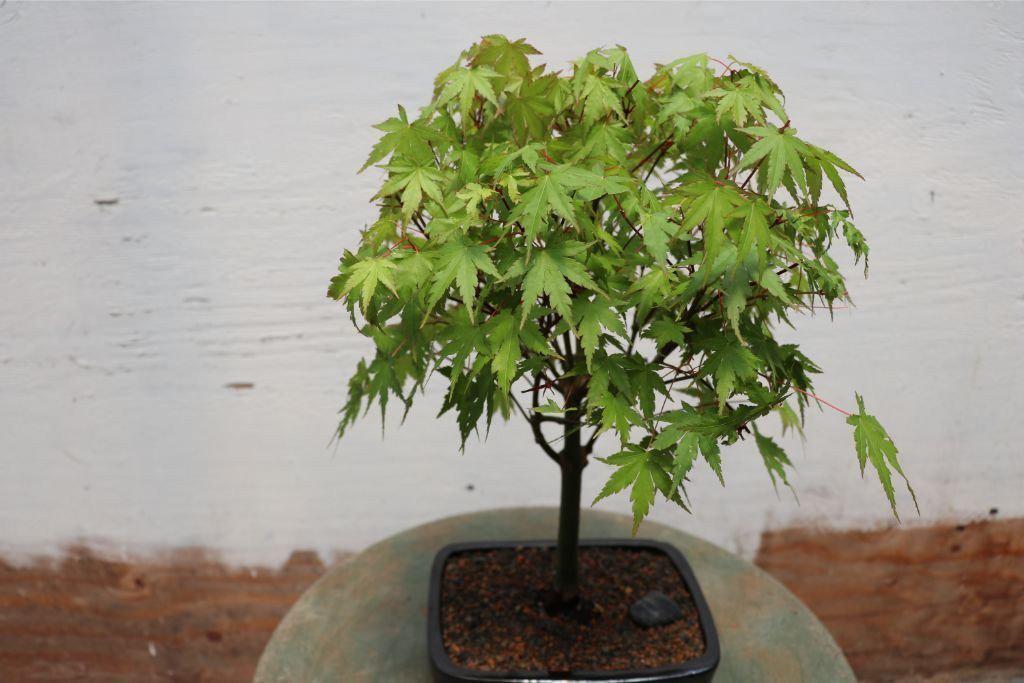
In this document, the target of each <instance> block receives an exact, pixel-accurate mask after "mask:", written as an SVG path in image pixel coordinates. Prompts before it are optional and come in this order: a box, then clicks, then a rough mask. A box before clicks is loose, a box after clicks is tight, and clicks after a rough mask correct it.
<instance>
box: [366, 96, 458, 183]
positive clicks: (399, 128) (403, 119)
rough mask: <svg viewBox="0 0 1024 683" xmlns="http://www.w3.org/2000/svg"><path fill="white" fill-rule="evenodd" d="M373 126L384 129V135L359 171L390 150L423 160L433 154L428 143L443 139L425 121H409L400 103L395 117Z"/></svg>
mask: <svg viewBox="0 0 1024 683" xmlns="http://www.w3.org/2000/svg"><path fill="white" fill-rule="evenodd" d="M374 128H376V129H377V130H381V131H384V133H385V135H384V137H383V138H381V139H380V142H378V143H377V144H376V145H374V147H373V150H372V151H371V152H370V156H369V157H368V158H367V159H366V163H364V164H363V166H362V168H360V169H359V172H360V173H361V172H363V171H365V170H366V169H367V168H368V167H370V166H372V165H373V164H375V163H377V162H378V161H381V160H382V159H384V157H386V156H387V155H389V154H391V153H392V152H398V153H399V154H402V155H404V156H407V157H409V158H410V159H412V160H414V161H423V162H425V161H427V160H429V159H430V158H431V157H432V156H433V155H432V153H431V151H430V143H431V142H440V141H442V140H444V136H443V135H442V134H441V133H439V132H437V131H435V130H433V129H432V128H430V127H429V126H428V125H427V122H426V121H424V120H422V119H419V120H416V121H413V122H412V123H410V122H409V117H408V115H407V114H406V113H405V108H403V107H402V106H401V105H399V107H398V116H397V117H392V118H390V119H388V120H387V121H384V122H382V123H378V124H377V125H375V126H374Z"/></svg>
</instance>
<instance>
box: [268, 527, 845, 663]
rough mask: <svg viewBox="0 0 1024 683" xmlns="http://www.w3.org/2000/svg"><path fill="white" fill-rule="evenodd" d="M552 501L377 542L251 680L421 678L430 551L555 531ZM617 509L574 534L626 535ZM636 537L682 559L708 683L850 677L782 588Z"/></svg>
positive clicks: (297, 615) (277, 643)
mask: <svg viewBox="0 0 1024 683" xmlns="http://www.w3.org/2000/svg"><path fill="white" fill-rule="evenodd" d="M557 524H558V511H557V510H556V509H555V508H511V509H504V510H490V511H487V512H478V513H473V514H467V515H460V516H456V517H448V518H446V519H442V520H438V521H436V522H431V523H428V524H424V525H422V526H418V527H415V528H413V529H410V530H408V531H405V532H402V533H400V534H397V535H395V536H392V537H390V538H388V539H385V540H383V541H381V542H380V543H377V544H376V545H374V546H371V547H370V548H368V549H366V550H365V551H363V552H362V553H360V554H359V555H357V556H355V557H353V558H352V559H350V560H348V561H347V562H344V563H342V564H340V565H338V566H336V567H334V568H332V569H331V570H330V571H328V572H327V573H326V574H325V575H324V576H323V577H322V578H320V580H318V581H317V582H316V583H314V584H313V585H312V586H311V587H310V588H309V589H308V590H307V591H306V592H305V593H304V594H303V595H302V597H300V598H299V600H298V602H296V603H295V606H294V607H292V609H291V610H290V611H289V612H288V614H286V615H285V617H284V619H283V620H282V621H281V623H280V624H279V625H278V627H277V630H276V631H275V632H274V635H273V636H272V637H271V640H270V643H269V644H268V645H267V648H266V650H264V652H263V656H262V657H261V658H260V662H259V666H258V668H257V670H256V679H255V680H256V681H257V683H283V682H291V683H313V682H314V681H345V682H346V683H349V682H353V683H354V682H357V681H360V682H361V681H372V682H373V683H421V682H422V683H426V682H428V681H430V680H431V677H430V676H431V674H430V664H429V660H428V658H427V642H426V640H427V638H426V633H427V627H426V618H427V588H428V582H429V577H430V566H431V563H432V561H433V559H434V555H435V554H436V553H437V551H438V550H440V549H441V548H442V547H443V546H445V545H447V544H449V543H455V542H462V541H483V540H517V541H518V540H523V541H525V540H537V539H545V538H551V537H553V536H554V533H555V530H556V529H557ZM631 527H632V520H631V519H630V518H628V517H625V516H622V515H616V514H610V513H606V512H599V511H594V510H584V511H583V515H582V520H581V529H580V532H581V534H580V535H581V538H629V537H630V529H631ZM639 537H640V538H650V539H654V540H659V541H664V542H667V543H671V544H672V545H674V546H675V547H677V548H678V549H679V550H681V551H682V553H683V555H685V556H686V558H687V560H688V561H689V563H690V565H691V566H692V567H693V571H694V573H695V574H696V576H697V580H698V581H699V582H700V585H701V588H702V590H703V592H704V596H705V598H706V599H707V601H708V604H709V605H710V607H711V613H712V615H713V616H714V619H715V624H716V626H717V628H718V636H719V640H720V643H721V650H722V659H721V663H720V665H719V667H718V672H717V674H716V675H715V682H716V683H728V682H730V681H743V682H744V683H750V682H754V681H773V682H774V681H786V682H787V683H789V682H795V681H829V682H830V683H839V682H842V681H854V680H855V679H854V676H853V672H852V671H851V669H850V666H849V664H847V662H846V660H845V659H844V657H843V653H842V652H841V651H840V649H839V646H837V645H836V643H835V641H834V640H833V639H832V636H831V635H829V633H828V631H827V630H826V629H825V627H824V626H822V624H821V623H820V622H819V621H818V620H817V619H816V618H815V616H814V615H813V614H812V613H811V611H810V610H808V609H807V607H805V606H804V605H803V603H801V602H800V601H799V600H798V599H797V598H796V597H795V596H794V595H793V594H792V593H790V592H789V591H788V590H786V588H785V587H783V585H782V584H780V583H779V582H778V581H776V580H775V579H773V578H772V577H771V576H769V575H768V574H766V573H765V572H763V571H761V570H760V569H758V568H757V567H755V566H754V565H753V564H751V563H749V562H746V561H744V560H742V559H740V558H739V557H737V556H736V555H733V554H732V553H729V552H726V551H725V550H723V549H721V548H719V547H717V546H715V545H712V544H711V543H708V542H707V541H703V540H701V539H699V538H697V537H695V536H691V535H690V534H687V533H684V532H682V531H679V530H677V529H673V528H671V527H668V526H665V525H663V524H657V523H654V522H644V524H643V525H642V526H641V527H640V533H639Z"/></svg>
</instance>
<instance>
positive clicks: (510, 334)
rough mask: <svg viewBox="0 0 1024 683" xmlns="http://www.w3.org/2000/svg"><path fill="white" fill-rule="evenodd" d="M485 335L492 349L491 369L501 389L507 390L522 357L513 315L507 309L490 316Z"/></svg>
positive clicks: (517, 327) (517, 329)
mask: <svg viewBox="0 0 1024 683" xmlns="http://www.w3.org/2000/svg"><path fill="white" fill-rule="evenodd" d="M487 337H488V340H489V341H490V344H491V348H492V349H493V350H494V355H493V356H492V359H491V370H492V371H493V372H494V374H495V377H497V380H498V385H499V386H500V387H501V389H502V391H505V392H508V390H509V388H510V387H511V386H512V380H514V379H515V377H516V372H517V370H518V364H519V359H520V358H522V350H521V348H520V346H519V326H518V325H516V319H515V317H514V316H513V315H512V314H511V313H509V312H508V311H502V312H501V313H499V314H498V315H496V316H494V317H493V318H491V320H490V321H489V322H488V324H487Z"/></svg>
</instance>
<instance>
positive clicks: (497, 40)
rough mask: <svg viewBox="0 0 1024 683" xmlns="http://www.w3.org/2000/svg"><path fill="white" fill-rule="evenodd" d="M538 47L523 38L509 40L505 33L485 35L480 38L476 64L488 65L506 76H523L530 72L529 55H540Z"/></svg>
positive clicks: (473, 62)
mask: <svg viewBox="0 0 1024 683" xmlns="http://www.w3.org/2000/svg"><path fill="white" fill-rule="evenodd" d="M539 54H540V52H538V51H537V48H535V47H533V46H532V45H530V44H529V43H527V42H526V41H525V40H523V39H519V40H514V41H513V40H509V39H508V38H506V37H505V36H503V35H499V34H494V35H489V36H484V37H483V38H482V39H481V40H480V45H479V48H478V49H477V52H476V55H475V56H474V57H473V58H472V64H473V65H475V66H479V65H487V66H490V67H491V68H493V69H494V70H495V71H497V72H498V73H500V74H501V75H503V76H506V77H516V78H523V77H525V76H526V75H527V74H528V73H530V59H529V55H539Z"/></svg>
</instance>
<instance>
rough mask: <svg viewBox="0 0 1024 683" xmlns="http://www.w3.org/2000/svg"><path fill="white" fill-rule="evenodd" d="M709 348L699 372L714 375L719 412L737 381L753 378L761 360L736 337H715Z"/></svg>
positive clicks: (731, 393)
mask: <svg viewBox="0 0 1024 683" xmlns="http://www.w3.org/2000/svg"><path fill="white" fill-rule="evenodd" d="M711 349H712V350H711V353H710V354H709V355H708V359H707V361H706V362H705V363H704V365H703V367H702V368H701V374H702V375H714V378H715V393H716V395H717V396H718V405H719V410H720V412H721V411H724V410H725V402H726V401H727V400H728V399H729V397H730V396H732V395H733V393H734V391H735V390H736V384H737V382H740V381H746V380H753V379H755V378H756V377H757V369H758V368H759V367H761V365H762V362H763V361H762V360H761V359H760V358H758V357H757V356H755V355H754V353H753V352H752V351H751V350H750V349H748V348H747V347H745V346H742V345H741V344H740V342H739V340H736V339H722V338H719V339H716V340H715V341H714V342H713V343H712V345H711Z"/></svg>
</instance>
